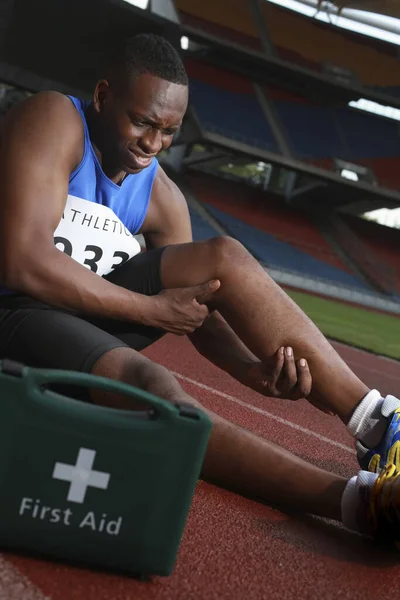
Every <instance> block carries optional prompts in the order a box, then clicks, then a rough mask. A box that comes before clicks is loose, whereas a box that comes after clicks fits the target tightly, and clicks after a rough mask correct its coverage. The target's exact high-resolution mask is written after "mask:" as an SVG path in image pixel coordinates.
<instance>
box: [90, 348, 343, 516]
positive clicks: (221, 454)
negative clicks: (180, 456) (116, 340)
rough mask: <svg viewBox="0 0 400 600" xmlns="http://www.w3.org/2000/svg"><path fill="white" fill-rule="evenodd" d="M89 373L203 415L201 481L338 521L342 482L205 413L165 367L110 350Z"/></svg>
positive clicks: (104, 396) (107, 398)
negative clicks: (205, 437)
mask: <svg viewBox="0 0 400 600" xmlns="http://www.w3.org/2000/svg"><path fill="white" fill-rule="evenodd" d="M92 373H93V374H94V375H98V376H102V377H108V378H110V379H116V380H118V381H124V382H126V383H128V384H130V385H134V386H136V387H139V388H141V389H143V390H146V391H149V392H151V393H152V394H155V395H156V396H159V397H161V398H164V399H166V400H169V401H171V402H178V401H179V402H182V400H183V401H185V402H188V403H190V404H193V405H195V406H197V407H199V408H201V409H202V410H204V411H205V412H207V413H208V415H209V416H210V417H211V419H212V421H213V429H212V433H211V437H210V441H209V445H208V450H207V453H206V457H205V461H204V464H203V470H202V477H203V478H204V479H205V480H207V481H210V482H212V483H215V484H216V485H219V486H221V487H223V488H227V489H230V490H232V491H236V492H238V493H240V494H242V495H244V496H248V497H252V498H255V499H259V500H262V501H264V502H267V503H269V504H277V505H279V506H282V507H286V508H291V509H293V508H295V509H296V510H299V511H302V512H307V513H311V514H314V515H320V516H324V517H328V518H332V519H336V520H340V519H341V508H340V507H341V498H342V494H343V491H344V489H345V486H346V484H347V481H346V480H345V479H343V478H342V477H338V476H337V475H333V474H331V473H328V472H327V471H323V470H322V469H319V468H318V467H316V466H314V465H312V464H310V463H307V462H305V461H304V460H302V459H300V458H298V457H297V456H295V455H294V454H291V453H290V452H288V451H286V450H284V449H283V448H280V447H279V446H277V445H275V444H273V443H271V442H268V441H267V440H264V439H262V438H259V437H257V436H256V435H254V434H252V433H250V432H249V431H246V430H245V429H242V428H241V427H239V426H237V425H235V424H233V423H230V422H229V421H226V420H225V419H223V418H222V417H220V416H218V415H217V414H215V413H213V412H211V411H209V410H207V409H205V408H204V407H202V406H201V404H200V403H199V402H198V401H196V400H195V399H193V398H191V397H190V396H189V395H188V394H187V393H186V392H185V391H184V390H183V389H182V388H181V386H180V385H179V383H178V382H177V380H176V379H175V378H174V376H173V375H172V374H171V373H170V372H169V371H168V370H167V369H166V368H165V367H163V366H161V365H158V364H156V363H153V362H152V361H150V360H149V359H147V358H146V357H144V356H143V355H141V354H139V353H137V352H135V351H134V350H131V349H130V348H115V349H114V350H111V351H110V352H107V353H106V354H104V355H103V356H102V357H101V358H100V359H99V360H98V361H97V362H96V363H95V365H94V367H93V369H92ZM92 398H93V400H94V401H95V402H96V403H98V404H102V405H107V406H113V407H115V408H124V409H129V408H130V409H135V408H138V407H137V406H135V405H134V404H133V403H132V400H129V399H125V398H124V397H123V396H115V395H111V394H109V393H106V392H101V391H96V390H93V391H92ZM141 408H143V407H141Z"/></svg>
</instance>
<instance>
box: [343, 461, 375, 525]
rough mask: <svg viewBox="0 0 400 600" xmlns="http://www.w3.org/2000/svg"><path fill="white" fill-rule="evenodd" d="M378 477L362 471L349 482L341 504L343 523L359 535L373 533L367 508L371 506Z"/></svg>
mask: <svg viewBox="0 0 400 600" xmlns="http://www.w3.org/2000/svg"><path fill="white" fill-rule="evenodd" d="M377 477H378V475H377V474H376V473H369V472H368V471H360V472H359V474H358V475H357V476H356V477H352V478H351V479H350V480H349V481H348V483H347V485H346V487H345V490H344V492H343V496H342V503H341V513H342V521H343V525H344V526H345V527H348V528H349V529H352V530H353V531H358V532H359V533H365V534H370V533H372V532H371V526H370V524H369V522H368V519H367V510H366V508H367V506H368V504H369V498H370V493H371V488H372V486H373V485H374V483H375V481H376V479H377Z"/></svg>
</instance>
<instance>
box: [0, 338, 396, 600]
mask: <svg viewBox="0 0 400 600" xmlns="http://www.w3.org/2000/svg"><path fill="white" fill-rule="evenodd" d="M336 347H337V349H338V351H339V352H340V354H341V355H342V356H343V357H344V359H345V360H346V361H347V362H348V363H349V365H350V366H351V367H352V369H353V370H354V371H355V372H356V373H357V374H358V375H359V376H360V377H361V378H362V379H363V380H364V381H365V382H366V383H367V384H368V385H369V386H371V387H375V388H378V389H379V390H380V391H381V393H382V394H386V393H392V394H395V395H399V394H400V364H399V363H396V362H394V361H391V360H389V359H386V358H379V357H377V356H373V355H369V354H367V353H365V352H362V351H359V350H354V349H351V348H348V347H346V346H343V345H341V344H336ZM146 354H147V356H149V357H151V358H152V359H154V360H155V361H157V362H160V363H162V364H163V365H165V366H166V367H168V368H170V369H171V370H172V371H173V372H174V373H175V374H176V375H177V376H178V378H179V380H180V381H181V383H182V385H183V387H184V388H185V389H186V390H187V391H188V392H189V393H191V394H192V395H194V396H195V397H197V398H199V399H200V400H201V401H202V402H203V403H204V405H205V406H207V407H210V408H212V409H213V410H214V411H216V412H218V413H219V414H221V415H223V416H224V417H226V418H228V419H230V420H232V421H234V422H236V423H238V424H240V425H242V426H244V427H246V428H248V429H250V430H251V431H253V432H255V433H257V434H258V435H260V436H263V437H265V438H267V439H270V440H272V441H274V442H277V443H279V444H281V445H282V446H284V447H285V448H287V449H289V450H291V451H293V452H294V453H296V454H297V455H299V456H301V457H303V458H304V459H306V460H309V461H311V462H314V463H315V464H317V465H319V466H322V467H324V468H326V469H329V470H331V471H333V472H336V473H339V474H341V475H345V476H350V475H352V474H355V473H356V471H357V470H358V468H357V463H356V460H355V454H354V451H353V447H352V440H351V438H350V436H349V435H348V434H347V432H346V430H345V428H344V426H343V425H342V424H341V423H340V421H339V419H337V418H336V417H329V416H326V415H324V414H322V413H320V412H319V411H317V410H316V409H314V408H313V407H311V406H310V405H309V404H308V403H307V402H305V401H301V402H297V403H291V402H284V401H280V400H272V399H268V398H262V397H260V396H258V395H257V394H256V393H255V392H252V391H250V390H248V389H246V388H244V387H243V386H241V385H240V384H238V383H236V382H235V381H233V380H232V379H230V378H229V377H228V376H227V375H225V374H224V373H222V372H221V371H219V370H218V369H217V368H215V367H213V366H212V365H210V364H209V363H208V362H207V361H206V360H204V359H202V358H201V357H199V355H198V354H197V353H196V351H195V350H194V349H193V348H192V346H191V345H190V343H189V342H188V341H187V340H186V339H182V338H175V337H173V336H167V337H165V338H164V339H163V340H161V341H160V342H158V344H156V345H155V346H153V347H152V348H150V349H149V350H147V351H146ZM326 385H329V381H327V382H326ZM266 468H267V466H266ZM382 590H384V594H385V600H398V599H399V597H400V555H396V554H395V553H389V552H388V551H383V550H382V549H380V548H378V547H377V546H376V545H374V543H373V542H371V541H369V540H368V539H364V538H362V537H361V536H358V535H355V534H352V533H350V532H348V531H346V530H345V529H344V528H343V527H341V526H339V525H337V524H336V523H333V522H330V521H325V520H323V519H317V518H313V517H303V518H299V517H291V516H288V515H286V514H282V513H281V512H279V511H276V510H272V509H270V508H269V507H267V506H263V505H261V504H258V503H256V502H254V501H251V500H247V499H244V498H242V497H240V496H237V495H235V494H233V493H230V492H227V491H224V490H221V489H219V488H217V487H214V486H212V485H209V484H205V483H204V482H199V484H198V487H197V490H196V494H195V497H194V500H193V504H192V508H191V511H190V515H189V519H188V522H187V526H186V529H185V533H184V537H183V540H182V544H181V547H180V551H179V555H178V560H177V564H176V568H175V571H174V573H173V575H172V576H171V577H169V578H158V577H156V578H154V579H153V580H152V581H151V582H147V583H146V582H139V581H136V580H134V579H132V578H129V577H122V576H118V575H113V574H107V573H99V572H95V571H90V570H84V569H78V568H73V567H69V566H66V565H62V564H55V563H51V562H47V561H43V560H38V559H33V558H27V557H21V556H16V555H13V554H8V553H6V554H3V555H2V556H0V600H3V599H4V600H14V598H15V599H17V598H18V600H31V599H32V600H43V599H45V598H49V599H53V600H162V599H165V600H205V599H207V600H214V599H215V600H225V599H226V600H241V599H242V598H249V599H251V600H261V599H263V600H264V599H265V600H266V599H268V600H278V599H282V598H283V599H285V600H291V599H293V600H298V599H299V598H300V599H302V600H308V599H309V600H317V599H320V598H324V600H330V599H336V598H337V599H340V600H347V599H348V600H358V599H360V600H369V599H370V600H376V598H378V597H380V596H381V594H382Z"/></svg>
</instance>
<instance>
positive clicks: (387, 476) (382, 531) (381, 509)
mask: <svg viewBox="0 0 400 600" xmlns="http://www.w3.org/2000/svg"><path fill="white" fill-rule="evenodd" d="M370 519H371V524H372V527H373V531H374V532H375V535H376V536H377V537H378V538H380V539H384V540H387V539H392V540H393V539H396V540H399V539H400V471H398V470H397V468H396V466H395V465H394V464H388V465H386V467H385V468H384V469H382V471H381V472H380V474H379V475H378V478H377V480H376V481H375V484H374V486H373V488H372V490H371V496H370Z"/></svg>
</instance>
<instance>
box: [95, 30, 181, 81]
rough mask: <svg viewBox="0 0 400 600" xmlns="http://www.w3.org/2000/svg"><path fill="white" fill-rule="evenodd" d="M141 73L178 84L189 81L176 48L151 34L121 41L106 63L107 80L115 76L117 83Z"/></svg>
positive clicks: (142, 34) (143, 34)
mask: <svg viewBox="0 0 400 600" xmlns="http://www.w3.org/2000/svg"><path fill="white" fill-rule="evenodd" d="M144 74H149V75H154V76H155V77H159V78H160V79H164V80H165V81H170V82H171V83H176V84H179V85H186V86H187V85H188V84H189V80H188V76H187V73H186V69H185V66H184V64H183V61H182V59H181V57H180V56H179V53H178V52H177V50H176V49H175V48H174V47H173V45H172V44H171V43H170V42H169V41H168V40H166V39H165V38H163V37H161V36H160V35H155V34H154V33H140V34H138V35H135V36H133V37H131V38H128V39H126V40H124V41H123V42H122V43H121V44H120V45H119V47H117V48H116V49H115V51H114V53H113V54H112V56H111V57H110V59H109V61H108V65H107V75H108V79H115V77H117V78H118V79H119V83H122V82H123V80H126V79H131V78H132V77H138V76H139V75H144Z"/></svg>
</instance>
